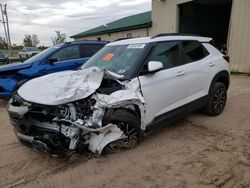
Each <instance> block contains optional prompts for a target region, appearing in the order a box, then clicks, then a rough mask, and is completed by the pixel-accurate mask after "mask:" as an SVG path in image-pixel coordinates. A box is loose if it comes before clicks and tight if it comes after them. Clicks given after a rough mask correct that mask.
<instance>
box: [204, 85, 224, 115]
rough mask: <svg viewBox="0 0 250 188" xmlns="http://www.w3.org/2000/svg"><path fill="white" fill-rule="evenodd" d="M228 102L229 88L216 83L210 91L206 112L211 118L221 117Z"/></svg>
mask: <svg viewBox="0 0 250 188" xmlns="http://www.w3.org/2000/svg"><path fill="white" fill-rule="evenodd" d="M226 102H227V88H226V86H225V84H223V83H221V82H215V83H214V84H213V85H212V86H211V89H210V92H209V99H208V104H207V106H206V112H207V113H208V114H209V115H211V116H218V115H220V114H221V113H222V112H223V110H224V108H225V106H226Z"/></svg>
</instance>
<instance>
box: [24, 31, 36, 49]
mask: <svg viewBox="0 0 250 188" xmlns="http://www.w3.org/2000/svg"><path fill="white" fill-rule="evenodd" d="M39 42H40V41H39V40H38V36H37V35H34V34H33V35H25V37H24V39H23V44H24V46H25V47H36V46H37V45H38V44H39Z"/></svg>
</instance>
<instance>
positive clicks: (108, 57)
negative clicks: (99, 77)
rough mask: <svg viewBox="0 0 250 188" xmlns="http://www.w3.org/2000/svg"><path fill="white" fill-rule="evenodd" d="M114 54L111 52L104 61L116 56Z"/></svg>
mask: <svg viewBox="0 0 250 188" xmlns="http://www.w3.org/2000/svg"><path fill="white" fill-rule="evenodd" d="M114 55H115V54H112V53H109V54H107V55H106V56H105V57H104V58H103V59H102V60H103V61H110V60H111V59H112V58H113V57H114Z"/></svg>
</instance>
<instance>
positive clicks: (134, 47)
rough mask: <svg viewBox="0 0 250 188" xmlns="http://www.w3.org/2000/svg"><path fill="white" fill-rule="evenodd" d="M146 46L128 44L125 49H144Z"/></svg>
mask: <svg viewBox="0 0 250 188" xmlns="http://www.w3.org/2000/svg"><path fill="white" fill-rule="evenodd" d="M145 45H146V44H130V45H129V46H128V47H127V49H136V48H144V47H145Z"/></svg>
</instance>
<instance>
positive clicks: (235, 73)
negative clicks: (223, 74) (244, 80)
mask: <svg viewBox="0 0 250 188" xmlns="http://www.w3.org/2000/svg"><path fill="white" fill-rule="evenodd" d="M231 74H232V75H240V76H250V73H247V72H235V71H231Z"/></svg>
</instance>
